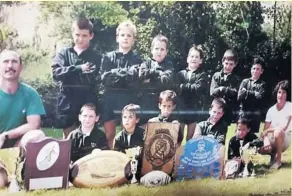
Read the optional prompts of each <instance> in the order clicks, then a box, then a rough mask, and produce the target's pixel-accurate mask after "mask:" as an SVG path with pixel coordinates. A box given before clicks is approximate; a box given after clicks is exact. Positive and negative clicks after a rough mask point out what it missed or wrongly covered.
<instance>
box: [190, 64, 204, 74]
mask: <svg viewBox="0 0 292 196" xmlns="http://www.w3.org/2000/svg"><path fill="white" fill-rule="evenodd" d="M201 69H202V67H201V66H200V67H198V69H196V70H194V71H191V70H190V68H189V67H187V68H186V70H187V71H191V72H192V73H194V72H198V71H200V70H201Z"/></svg>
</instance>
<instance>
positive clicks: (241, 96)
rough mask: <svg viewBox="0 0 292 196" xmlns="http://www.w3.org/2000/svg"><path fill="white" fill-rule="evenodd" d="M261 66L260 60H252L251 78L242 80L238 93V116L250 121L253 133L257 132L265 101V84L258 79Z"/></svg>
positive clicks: (261, 71)
mask: <svg viewBox="0 0 292 196" xmlns="http://www.w3.org/2000/svg"><path fill="white" fill-rule="evenodd" d="M263 65H264V62H263V60H262V58H254V61H253V64H252V67H251V77H250V78H246V79H244V80H242V82H241V84H240V87H239V91H238V101H239V104H240V115H241V116H245V117H246V118H248V119H251V120H252V121H251V125H250V128H251V132H253V133H258V132H259V128H260V123H261V116H262V108H263V104H264V101H265V92H266V83H265V82H264V81H263V80H262V79H261V78H260V77H261V75H262V73H263V70H264V69H263Z"/></svg>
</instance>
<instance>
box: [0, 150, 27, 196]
mask: <svg viewBox="0 0 292 196" xmlns="http://www.w3.org/2000/svg"><path fill="white" fill-rule="evenodd" d="M22 155H23V153H22V151H21V149H20V148H19V147H15V148H7V149H1V150H0V167H2V168H3V169H4V170H5V171H6V173H7V175H8V182H10V184H9V188H8V191H9V193H15V192H19V191H20V190H21V188H20V186H19V183H18V181H20V180H21V169H22V167H23V162H22V163H21V160H22Z"/></svg>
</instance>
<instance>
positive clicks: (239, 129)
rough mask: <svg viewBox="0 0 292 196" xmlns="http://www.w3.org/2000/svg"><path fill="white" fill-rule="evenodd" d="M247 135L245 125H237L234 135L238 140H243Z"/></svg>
mask: <svg viewBox="0 0 292 196" xmlns="http://www.w3.org/2000/svg"><path fill="white" fill-rule="evenodd" d="M247 133H248V127H247V125H245V124H242V123H238V124H237V127H236V134H237V136H238V137H239V139H243V138H244V137H245V136H246V134H247Z"/></svg>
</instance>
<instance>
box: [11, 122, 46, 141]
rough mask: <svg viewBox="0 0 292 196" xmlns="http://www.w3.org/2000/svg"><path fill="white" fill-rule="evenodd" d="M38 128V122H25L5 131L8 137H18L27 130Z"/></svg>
mask: <svg viewBox="0 0 292 196" xmlns="http://www.w3.org/2000/svg"><path fill="white" fill-rule="evenodd" d="M39 128H40V123H26V124H23V125H21V126H19V127H17V128H15V129H11V130H9V131H8V132H7V133H8V138H9V139H15V138H20V137H22V136H23V135H24V134H25V133H27V132H28V131H31V130H35V129H39Z"/></svg>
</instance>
